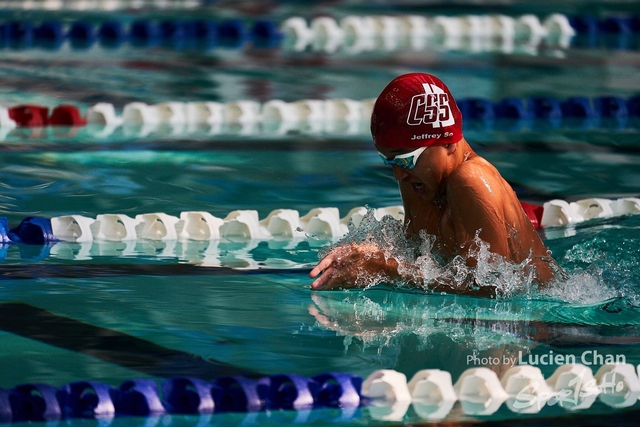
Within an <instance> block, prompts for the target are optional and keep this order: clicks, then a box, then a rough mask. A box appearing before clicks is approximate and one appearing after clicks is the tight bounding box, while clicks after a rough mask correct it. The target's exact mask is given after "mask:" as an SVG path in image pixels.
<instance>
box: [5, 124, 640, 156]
mask: <svg viewBox="0 0 640 427" xmlns="http://www.w3.org/2000/svg"><path fill="white" fill-rule="evenodd" d="M30 129H31V128H18V130H20V131H23V132H29V131H30ZM62 129H64V128H62ZM469 143H470V144H471V146H472V147H473V149H474V150H476V152H477V153H478V154H480V155H483V153H514V154H522V153H547V154H549V155H559V154H563V153H616V154H639V153H640V145H638V144H629V145H624V144H618V145H608V144H607V145H605V144H600V143H595V142H594V143H590V142H583V141H572V142H570V143H567V142H563V141H527V142H522V143H515V144H514V143H513V142H501V141H495V142H490V141H481V142H479V141H469ZM256 149H259V150H260V151H264V150H273V151H283V150H286V151H291V150H300V149H303V150H305V151H340V152H354V151H364V152H371V153H372V154H375V150H374V148H373V146H372V143H371V140H370V137H366V136H365V137H363V138H347V139H344V138H332V137H328V138H327V137H326V136H325V137H322V136H313V135H306V136H305V138H302V139H300V138H289V137H287V138H286V139H283V140H271V141H268V143H267V144H265V141H264V138H256V139H255V140H252V139H249V140H243V141H240V140H238V139H237V138H233V137H230V138H225V136H224V135H221V136H220V137H219V138H217V139H215V140H193V139H188V138H178V139H176V138H171V139H166V140H163V139H154V138H148V139H139V138H122V139H121V140H117V139H116V140H114V141H111V142H109V143H108V144H106V145H105V144H101V143H81V144H69V143H68V142H49V141H44V140H40V141H36V142H31V141H21V143H20V144H19V145H16V144H13V143H2V142H1V141H0V153H2V152H8V153H11V154H14V153H42V152H51V153H77V152H83V153H102V152H105V151H108V152H126V151H137V150H153V151H180V152H204V151H220V150H226V151H246V150H254V151H255V150H256ZM376 159H377V156H376ZM381 165H382V164H381Z"/></svg>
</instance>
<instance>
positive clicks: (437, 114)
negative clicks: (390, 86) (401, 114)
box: [407, 83, 456, 128]
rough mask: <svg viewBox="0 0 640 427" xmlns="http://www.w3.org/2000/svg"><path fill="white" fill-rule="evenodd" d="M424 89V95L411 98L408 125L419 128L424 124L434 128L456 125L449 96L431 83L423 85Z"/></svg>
mask: <svg viewBox="0 0 640 427" xmlns="http://www.w3.org/2000/svg"><path fill="white" fill-rule="evenodd" d="M422 87H424V93H421V94H420V95H414V96H413V98H411V108H410V109H409V116H408V117H407V124H408V125H410V126H418V125H421V124H423V123H424V124H425V125H431V126H432V127H434V128H440V127H443V126H451V125H453V124H455V122H456V121H455V119H454V118H453V114H451V108H450V107H449V94H447V93H445V92H444V90H442V89H441V88H439V87H438V86H436V85H433V84H431V83H423V84H422Z"/></svg>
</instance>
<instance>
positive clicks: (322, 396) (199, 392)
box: [0, 372, 363, 423]
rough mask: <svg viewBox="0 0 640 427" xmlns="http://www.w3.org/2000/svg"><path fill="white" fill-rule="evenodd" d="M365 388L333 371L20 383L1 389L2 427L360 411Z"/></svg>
mask: <svg viewBox="0 0 640 427" xmlns="http://www.w3.org/2000/svg"><path fill="white" fill-rule="evenodd" d="M362 383H363V379H362V378H361V377H359V376H357V375H353V374H349V373H335V372H333V373H326V374H321V375H317V376H315V377H313V378H307V377H304V376H301V375H295V374H282V375H272V376H269V377H264V378H262V379H260V380H250V379H247V378H244V377H221V378H218V379H216V380H214V381H212V382H207V381H203V380H200V379H197V378H187V377H178V378H171V379H167V380H164V381H163V382H162V383H161V387H160V388H159V387H158V383H157V382H156V381H154V380H151V379H132V380H127V381H125V382H123V383H122V384H121V385H120V387H113V386H110V385H108V384H104V383H101V382H96V381H78V382H73V383H69V384H66V385H64V386H62V387H59V388H58V387H54V386H51V385H47V384H40V383H34V384H22V385H18V386H16V387H15V388H13V389H11V390H4V389H1V388H0V422H3V423H8V422H12V421H13V422H22V421H57V420H61V419H70V418H96V419H104V418H113V417H116V416H142V417H147V416H158V415H162V414H165V413H169V414H188V415H198V414H211V413H222V412H240V413H242V412H259V411H264V410H269V409H273V410H306V409H313V408H323V407H324V408H352V407H358V406H360V403H361V401H362V400H361V397H360V393H361V389H362ZM160 390H161V393H160Z"/></svg>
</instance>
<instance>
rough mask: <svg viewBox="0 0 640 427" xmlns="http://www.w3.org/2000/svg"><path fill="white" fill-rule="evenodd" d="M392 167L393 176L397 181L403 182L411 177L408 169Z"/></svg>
mask: <svg viewBox="0 0 640 427" xmlns="http://www.w3.org/2000/svg"><path fill="white" fill-rule="evenodd" d="M392 167H393V176H394V177H395V178H396V181H403V180H405V179H406V178H407V177H408V176H409V174H408V173H407V170H406V169H404V168H401V167H400V166H398V165H393V166H392Z"/></svg>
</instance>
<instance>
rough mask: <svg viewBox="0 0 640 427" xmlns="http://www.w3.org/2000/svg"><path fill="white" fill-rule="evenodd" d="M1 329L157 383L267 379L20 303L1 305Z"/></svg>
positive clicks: (215, 361) (258, 374)
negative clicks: (162, 380) (180, 379)
mask: <svg viewBox="0 0 640 427" xmlns="http://www.w3.org/2000/svg"><path fill="white" fill-rule="evenodd" d="M0 329H1V330H4V331H7V332H10V333H13V334H15V335H19V336H22V337H25V338H29V339H32V340H36V341H40V342H42V343H45V344H49V345H53V346H55V347H59V348H63V349H66V350H70V351H75V352H77V353H82V354H85V355H88V356H92V357H95V358H97V359H100V360H103V361H105V362H109V363H113V364H116V365H120V366H123V367H125V368H129V369H132V370H135V371H138V372H141V373H143V374H146V375H152V376H156V377H161V378H176V377H181V376H191V377H195V378H200V379H203V380H213V379H215V378H219V377H225V376H238V375H239V376H243V377H246V378H255V379H257V378H262V377H264V376H266V375H265V374H262V373H259V372H257V371H255V370H253V369H248V368H243V367H240V366H234V365H231V364H227V363H224V362H220V361H217V360H214V359H206V360H205V359H203V358H202V357H200V356H198V355H194V354H191V353H187V352H183V351H180V350H174V349H170V348H166V347H162V346H160V345H158V344H154V343H152V342H150V341H145V340H143V339H140V338H136V337H134V336H132V335H128V334H125V333H122V332H118V331H114V330H113V329H107V328H102V327H99V326H94V325H90V324H88V323H84V322H80V321H78V320H75V319H70V318H68V317H64V316H59V315H57V314H54V313H52V312H50V311H47V310H44V309H42V308H38V307H34V306H32V305H29V304H25V303H13V302H10V303H2V304H0Z"/></svg>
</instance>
